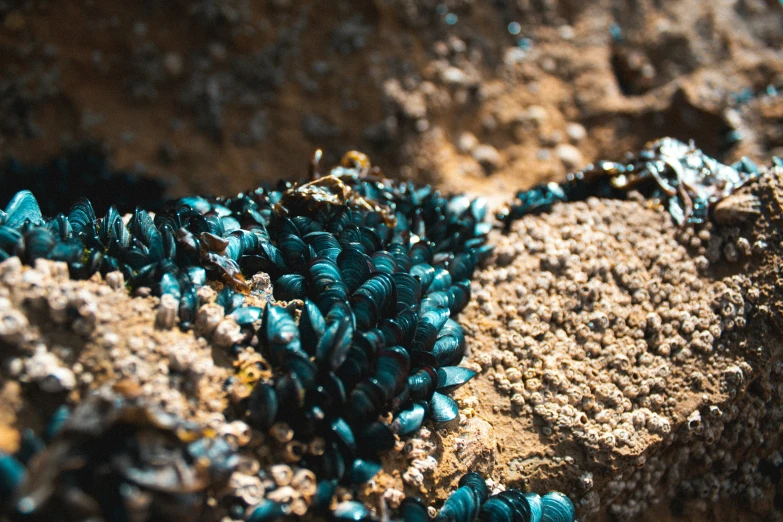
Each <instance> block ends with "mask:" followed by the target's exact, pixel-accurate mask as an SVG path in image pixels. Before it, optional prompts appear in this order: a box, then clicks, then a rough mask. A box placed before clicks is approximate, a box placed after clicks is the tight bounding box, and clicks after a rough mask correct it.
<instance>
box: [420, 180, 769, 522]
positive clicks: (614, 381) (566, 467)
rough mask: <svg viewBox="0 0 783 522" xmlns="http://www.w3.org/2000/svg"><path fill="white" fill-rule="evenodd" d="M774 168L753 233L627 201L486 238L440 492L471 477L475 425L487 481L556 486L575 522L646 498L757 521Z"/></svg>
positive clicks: (621, 512)
mask: <svg viewBox="0 0 783 522" xmlns="http://www.w3.org/2000/svg"><path fill="white" fill-rule="evenodd" d="M782 174H783V172H781V171H780V170H778V171H776V172H775V173H774V175H773V176H769V177H767V178H765V179H764V180H763V181H762V182H761V183H759V184H758V186H755V187H753V191H754V192H755V193H756V194H755V195H756V196H757V197H760V198H761V201H762V207H763V208H764V211H763V219H761V220H760V221H759V222H758V223H756V224H755V225H753V226H751V225H745V226H742V227H740V226H732V225H725V226H721V227H713V226H709V225H708V226H707V227H706V228H703V229H701V230H691V229H677V228H676V227H675V226H674V225H672V223H671V219H670V217H669V216H668V214H666V213H663V212H659V211H656V210H653V209H649V208H646V204H643V203H640V202H635V201H629V202H618V201H606V200H589V201H587V202H586V203H575V204H566V205H558V206H556V207H555V208H554V209H553V211H552V212H551V213H550V214H548V215H542V216H527V217H525V218H523V219H522V220H521V221H519V222H518V223H516V224H515V225H514V227H513V229H512V231H511V232H510V233H509V234H508V235H505V236H501V235H498V236H497V237H495V239H494V240H495V242H496V245H497V246H496V254H495V258H494V259H492V260H490V262H489V263H487V266H486V268H484V269H483V270H482V271H481V272H479V273H478V274H477V277H476V279H475V281H474V283H473V285H474V286H473V291H474V296H475V297H476V299H475V301H473V302H472V303H471V304H470V305H469V306H468V308H467V309H466V311H465V312H464V313H463V315H462V317H461V319H460V321H461V323H462V324H463V325H464V326H465V329H466V332H467V334H468V342H469V346H470V350H471V355H470V357H469V360H470V363H471V364H473V365H474V366H475V369H477V370H481V375H480V376H479V377H477V378H476V379H475V380H474V381H473V382H472V383H470V384H469V385H468V387H467V388H468V389H467V390H466V391H465V392H463V394H462V395H461V397H462V401H461V406H462V407H463V408H465V409H466V410H465V413H466V415H465V417H466V418H464V419H463V423H462V425H461V426H460V428H459V429H456V430H454V431H452V432H447V433H446V432H444V433H441V435H442V437H443V453H444V464H443V465H441V467H440V468H438V470H437V471H435V473H434V475H433V481H434V485H435V486H436V489H439V490H440V489H444V488H446V489H447V487H448V485H449V484H450V483H451V482H452V481H453V479H454V477H455V476H458V473H456V471H458V470H459V471H463V470H465V469H467V468H468V467H469V468H470V469H474V468H475V467H476V466H475V463H473V462H471V459H472V458H473V456H472V454H466V453H465V450H464V440H465V439H466V438H467V439H470V438H471V433H472V432H475V429H476V428H475V423H476V422H477V421H478V422H483V421H486V422H488V423H489V424H490V425H491V426H492V427H493V429H494V430H493V431H494V433H493V436H494V437H495V439H496V441H497V444H496V447H495V448H494V449H495V451H494V453H493V454H492V455H491V458H492V459H494V461H495V463H494V468H493V471H492V472H491V473H490V476H491V477H492V479H493V480H494V481H495V482H497V483H500V484H504V485H507V486H520V485H523V486H528V487H530V488H531V489H533V490H546V489H559V490H561V491H565V492H569V493H570V494H571V496H572V498H574V500H576V501H577V503H578V505H579V509H580V514H581V517H580V519H594V518H595V517H596V516H600V517H601V518H603V517H609V518H612V519H618V520H631V519H635V518H638V517H640V516H641V517H644V516H645V515H650V514H651V513H652V511H651V508H652V507H653V506H654V505H655V504H658V503H663V504H662V506H663V507H661V508H659V509H657V510H656V511H655V515H654V516H655V517H661V516H668V512H669V511H671V513H673V514H682V513H688V514H689V515H690V516H696V515H697V514H698V513H699V512H706V511H712V510H713V509H714V506H716V505H718V503H719V502H720V501H721V500H726V499H731V500H730V502H725V503H724V504H727V505H730V506H733V510H729V511H727V512H728V513H731V515H730V518H731V519H734V518H736V517H737V516H739V515H740V514H743V513H755V514H756V515H762V514H768V513H770V512H771V511H772V510H773V509H774V505H773V500H774V498H775V494H776V490H775V488H776V486H777V484H776V482H777V481H778V478H779V471H778V467H779V466H780V465H781V460H782V459H781V456H780V453H779V452H778V447H779V441H778V438H779V437H778V434H779V432H780V430H781V424H780V420H781V416H782V415H783V409H782V408H781V406H782V405H783V389H781V387H780V384H779V383H780V382H781V372H783V363H781V362H780V358H779V352H780V346H781V344H780V340H779V339H778V338H777V336H776V334H775V332H776V331H777V328H778V327H777V326H776V325H778V324H779V323H780V319H781V317H783V316H781V314H780V303H779V298H778V297H776V295H775V293H774V284H775V271H774V270H775V269H774V266H775V264H776V262H777V261H776V260H779V256H780V251H779V247H778V244H779V240H778V239H777V236H778V232H777V231H776V230H775V229H774V222H775V221H777V220H778V219H779V218H776V217H773V216H776V215H777V213H779V212H780V203H779V201H780V197H781V192H780V190H781V187H780V179H781V175H782ZM746 190H748V189H746ZM710 261H712V262H710ZM471 416H473V418H471ZM732 517H733V518H732ZM719 519H723V518H720V517H719ZM726 519H727V520H728V519H729V518H726Z"/></svg>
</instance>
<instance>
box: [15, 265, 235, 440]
mask: <svg viewBox="0 0 783 522" xmlns="http://www.w3.org/2000/svg"><path fill="white" fill-rule="evenodd" d="M157 301H158V299H157V298H133V297H131V296H129V295H128V292H127V290H126V289H125V286H124V283H123V281H122V276H121V275H120V274H119V273H112V274H108V275H107V281H102V280H101V278H100V277H95V278H93V280H90V281H74V280H72V279H69V278H68V268H67V266H66V265H65V264H64V263H55V262H47V261H43V260H39V261H38V262H36V265H35V267H23V266H22V265H21V263H20V262H19V259H18V258H10V259H9V260H7V261H5V262H3V263H2V264H0V324H1V325H2V331H0V343H1V344H2V350H3V357H2V359H3V360H2V366H0V382H2V386H0V389H1V390H2V391H0V396H2V397H4V398H8V399H9V400H3V401H2V402H1V403H0V420H2V428H0V450H2V451H6V452H8V451H15V450H16V447H17V445H18V432H16V431H15V430H9V429H8V428H9V426H14V425H16V426H17V427H18V428H21V427H33V428H38V429H40V427H41V426H42V425H43V424H45V423H46V422H47V421H48V418H49V417H50V416H51V414H52V411H53V409H54V408H56V407H57V406H59V404H61V403H62V402H63V401H65V402H66V403H67V404H74V403H78V402H79V400H80V399H81V398H82V397H83V396H84V395H85V394H87V393H89V391H90V390H94V389H97V388H99V387H101V386H119V387H120V388H121V389H122V390H123V391H124V392H126V393H130V394H133V395H141V396H144V397H146V398H147V400H148V402H149V404H150V405H153V406H157V407H160V408H162V409H164V410H166V411H169V412H171V413H173V414H175V415H178V416H181V417H185V418H188V419H191V420H194V421H197V422H200V423H204V424H206V425H215V424H224V423H225V422H226V421H225V418H223V414H222V412H223V410H225V408H226V406H227V400H226V395H225V391H224V390H223V389H222V386H223V382H224V381H225V379H226V378H227V377H228V376H229V375H230V372H231V363H230V361H229V360H228V358H227V356H223V357H221V356H220V353H219V352H216V357H214V358H213V351H212V350H211V347H210V346H209V344H208V343H207V340H206V339H204V338H196V337H195V336H194V335H193V334H192V333H190V332H188V333H182V332H180V331H179V330H170V329H159V328H156V327H155V317H156V309H155V306H156V302H157ZM221 317H222V316H221Z"/></svg>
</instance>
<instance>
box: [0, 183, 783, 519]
mask: <svg viewBox="0 0 783 522" xmlns="http://www.w3.org/2000/svg"><path fill="white" fill-rule="evenodd" d="M741 194H745V195H751V196H753V197H756V198H758V199H759V201H760V203H761V205H760V208H761V214H760V215H759V219H757V220H755V221H746V222H738V223H731V222H729V223H726V224H722V225H720V226H712V225H707V226H705V227H704V228H701V229H698V230H691V229H687V228H686V229H678V228H676V227H675V226H674V225H673V224H672V222H671V218H670V216H669V215H668V214H667V213H665V212H662V211H660V210H657V209H652V208H649V205H648V204H647V203H646V202H643V201H635V200H632V201H625V202H621V201H611V200H597V199H591V200H588V201H587V202H583V203H570V204H561V205H557V206H555V208H554V209H553V210H552V212H550V213H548V214H544V215H540V216H527V217H525V218H523V219H522V220H520V221H518V222H517V223H516V224H515V225H514V227H513V228H512V230H511V231H510V232H509V233H508V234H501V233H496V234H494V235H493V236H492V241H493V242H494V243H495V246H496V250H495V254H494V257H493V259H491V260H490V261H489V262H488V263H487V264H486V266H485V267H484V268H483V269H482V270H481V271H479V272H478V273H477V276H476V278H475V280H474V282H473V295H474V298H475V299H474V300H473V301H472V302H471V303H470V304H469V306H468V307H467V308H466V310H465V311H464V312H463V313H462V314H461V315H460V316H459V320H460V322H461V324H462V325H463V326H464V328H465V330H466V333H467V337H468V344H469V348H470V355H469V356H468V358H467V360H466V365H467V366H472V367H473V368H474V369H476V370H478V371H480V375H479V376H478V377H476V378H475V379H474V380H472V381H471V382H470V383H469V384H468V385H466V386H465V388H464V389H463V390H461V391H460V392H459V393H458V394H457V398H458V400H459V402H460V412H461V419H460V421H459V422H455V423H453V425H448V426H443V427H439V428H438V429H433V426H432V425H428V427H427V428H423V429H422V430H420V431H419V432H418V433H417V434H415V435H414V436H413V437H410V438H408V439H405V440H403V441H400V443H399V444H398V448H397V449H398V451H396V452H392V453H391V454H389V455H388V456H387V459H386V461H385V467H384V473H381V474H380V475H379V476H378V477H376V479H375V480H374V481H372V482H371V483H370V484H369V486H368V488H367V490H366V493H369V496H368V497H367V498H368V499H369V500H371V501H372V502H375V501H377V497H375V496H374V495H373V493H377V494H378V496H380V495H381V494H382V495H383V497H384V498H385V500H386V501H387V502H388V504H389V505H391V506H393V507H394V506H396V505H398V503H399V501H400V500H401V498H402V496H403V495H404V494H416V495H422V494H424V495H425V496H426V497H427V498H428V499H429V501H430V502H431V503H432V504H434V505H438V501H439V500H442V499H443V498H445V497H446V496H447V495H448V494H449V492H450V491H452V489H453V487H454V486H455V485H456V480H457V479H458V478H459V476H461V475H462V474H463V473H464V472H465V471H467V470H468V469H470V470H479V471H481V472H482V473H484V474H486V476H487V477H488V478H489V481H490V485H491V486H492V488H493V489H501V488H503V487H512V486H516V487H519V486H521V487H527V488H530V489H533V490H538V491H546V490H550V489H557V490H561V491H564V492H566V493H568V494H569V495H570V496H571V497H572V498H573V499H574V500H575V501H576V503H577V506H578V509H579V516H580V520H595V519H611V520H631V519H650V520H651V519H653V518H655V519H657V520H660V519H664V520H666V519H668V518H670V517H673V516H677V515H687V516H688V517H689V518H690V519H694V518H699V517H703V516H705V513H713V514H714V515H715V519H717V520H737V519H748V520H750V519H754V517H755V518H759V517H764V516H769V515H770V514H771V513H773V511H774V509H775V507H776V505H777V504H778V503H779V495H778V493H777V492H778V489H779V484H778V482H779V478H780V467H781V465H782V464H783V457H782V456H781V454H780V452H779V446H780V444H779V431H780V429H781V420H783V387H781V384H780V383H781V382H782V381H783V362H781V357H780V346H781V343H780V339H779V334H778V332H779V331H780V328H781V326H782V325H783V301H781V300H780V299H779V297H778V296H777V295H776V289H777V286H776V285H777V281H778V266H779V265H780V257H781V251H780V246H779V245H780V244H781V237H780V234H781V232H780V230H782V228H781V226H782V225H783V223H781V221H783V204H781V203H782V202H783V171H781V170H780V169H777V170H775V171H773V172H772V174H771V175H768V176H766V177H763V178H762V179H761V181H759V182H758V183H757V184H755V185H753V186H750V187H746V188H745V189H743V191H742V192H741ZM727 215H730V213H729V214H727ZM265 288H266V290H265V292H263V295H266V296H267V298H268V297H269V294H270V291H269V288H268V285H266V287H265ZM202 294H203V295H200V299H201V301H202V302H203V303H204V305H203V307H202V308H201V312H200V315H199V317H200V322H198V331H197V335H203V336H204V337H202V338H199V337H197V336H195V335H193V334H192V333H182V332H180V331H178V330H175V329H174V330H172V329H168V326H170V325H169V324H168V321H167V320H166V313H167V308H166V303H164V302H158V301H157V300H156V299H155V298H150V297H141V298H132V297H130V296H129V295H128V294H127V292H126V291H125V290H124V286H123V282H122V280H121V279H119V278H118V277H117V275H116V274H109V275H107V277H106V278H105V281H102V280H101V279H100V278H99V277H97V276H96V277H95V278H94V279H93V280H90V281H74V280H71V279H69V278H68V277H67V271H66V270H65V269H64V268H63V265H61V264H58V263H50V262H42V261H39V262H38V263H37V264H36V265H35V266H34V267H23V266H21V264H20V263H19V262H18V260H17V259H15V258H12V259H10V260H8V261H6V262H4V263H2V264H0V314H1V315H2V317H1V318H0V343H2V346H3V349H4V351H3V353H2V358H3V359H2V366H1V367H0V372H1V373H0V377H2V381H0V383H1V384H2V386H0V398H2V400H1V401H0V451H3V452H13V451H15V450H16V449H17V447H18V445H19V430H21V429H23V428H26V427H35V428H36V429H39V428H40V425H41V423H43V422H44V421H45V418H46V416H48V413H49V412H47V411H46V409H47V405H48V404H49V403H50V402H51V403H52V404H54V403H59V402H61V400H60V399H62V398H63V397H64V396H66V395H67V397H68V402H69V403H71V404H76V403H79V402H80V401H81V399H82V397H83V396H84V394H85V393H86V392H88V391H89V390H91V389H94V388H97V387H99V386H101V385H107V384H108V385H115V386H119V387H121V388H123V389H124V390H125V392H126V393H133V394H137V395H139V396H143V397H144V398H145V399H146V400H148V401H149V402H150V403H151V404H153V405H155V406H157V407H160V408H163V409H165V410H166V411H169V412H172V413H175V414H177V415H179V416H183V417H186V418H188V419H193V420H196V421H198V422H200V423H201V424H204V425H208V426H210V427H213V428H216V429H217V431H218V432H219V433H222V434H224V435H225V434H232V435H231V436H232V437H235V438H236V439H237V440H240V439H241V440H242V441H243V442H241V443H237V444H238V445H239V446H244V445H247V444H248V441H249V440H251V438H252V439H253V440H254V441H255V443H257V446H253V448H256V447H258V448H260V449H258V451H257V452H256V449H253V451H254V452H255V453H253V454H252V455H251V454H250V453H248V452H246V453H245V454H244V456H243V458H245V459H246V460H247V463H249V462H251V461H252V462H255V466H256V467H257V466H258V459H259V458H261V459H262V460H263V461H264V463H265V465H266V464H269V465H270V466H271V465H274V464H278V465H282V464H281V463H282V462H284V461H285V460H284V459H283V458H278V457H279V456H280V455H281V454H282V453H281V452H280V451H278V450H279V448H278V446H279V444H278V446H275V444H276V443H275V442H274V441H271V440H269V439H267V440H264V438H263V437H260V438H259V437H258V434H257V433H255V432H253V433H250V430H249V428H247V426H246V425H244V423H241V422H239V421H237V420H235V419H234V418H233V417H232V413H231V410H230V408H227V404H228V403H229V401H230V400H231V397H230V396H229V395H230V393H232V392H231V391H230V390H226V389H225V387H224V383H225V382H226V379H227V378H228V377H229V376H230V375H232V374H236V372H237V370H236V369H232V368H231V363H230V361H229V360H228V358H227V357H226V356H221V355H220V354H221V353H224V352H223V351H222V350H221V349H219V346H220V345H222V344H226V342H224V341H225V340H224V339H223V338H224V337H227V336H228V337H230V336H231V331H232V329H231V326H232V325H231V324H230V323H226V322H225V321H227V320H225V319H223V317H222V315H221V314H219V313H212V311H213V309H214V306H215V305H214V304H212V301H214V298H215V295H214V292H213V291H211V290H210V291H205V292H203V293H202ZM156 306H157V308H156ZM221 324H223V325H224V326H222V327H221V326H220V325H221ZM210 343H211V344H210ZM240 359H242V357H241V356H240ZM253 361H254V360H253ZM251 362H252V361H251ZM235 366H236V365H235ZM239 366H240V367H241V366H242V365H239ZM234 392H236V389H234ZM50 399H51V400H50ZM38 405H41V406H42V409H41V410H40V413H36V410H35V408H37V407H38ZM232 421H233V422H232ZM275 448H278V449H275ZM259 455H261V457H259ZM248 465H249V464H248ZM273 467H274V466H273ZM270 469H271V468H270ZM286 470H288V471H290V474H293V473H294V471H296V472H297V473H305V472H306V471H307V470H301V469H299V470H294V469H293V468H286ZM253 476H254V475H253V474H252V473H250V474H243V473H236V474H235V476H233V477H232V481H231V484H230V488H229V489H230V494H232V495H237V494H242V495H245V494H248V495H250V493H247V491H246V490H252V491H256V490H257V489H258V487H259V485H258V484H260V479H258V478H257V477H256V478H253ZM308 477H309V475H308ZM313 480H314V479H313ZM313 480H311V481H310V482H313ZM248 481H251V482H252V484H251V483H250V482H248ZM283 482H285V481H283ZM313 483H314V482H313ZM308 484H309V482H308ZM278 486H279V484H278ZM285 487H288V486H287V484H286V485H284V486H280V487H279V488H278V489H274V488H272V489H270V490H269V491H273V492H276V493H269V495H282V494H283V493H285V494H288V493H289V491H288V489H285V491H283V489H284V488H285ZM308 487H309V486H308ZM232 488H233V489H232ZM289 489H290V488H289ZM305 489H306V488H305ZM281 491H282V492H281ZM297 491H298V490H297ZM308 491H309V490H308ZM242 492H244V493H242ZM344 493H345V492H343V494H344ZM221 494H224V493H221ZM253 495H255V493H254V494H253ZM253 495H250V496H251V497H252V501H253V502H257V501H259V500H260V498H261V497H260V496H258V495H255V496H253ZM259 495H260V493H259ZM311 496H312V495H310V496H307V495H305V497H306V498H308V499H309V498H310V497H311ZM305 497H303V498H305ZM249 498H250V497H249ZM269 498H271V497H269ZM250 503H252V502H250ZM296 505H297V506H299V508H301V509H300V511H301V513H304V512H305V510H306V509H307V503H306V502H304V500H303V501H302V502H299V503H298V504H296ZM656 506H657V507H656ZM297 509H298V508H297ZM297 513H299V511H297Z"/></svg>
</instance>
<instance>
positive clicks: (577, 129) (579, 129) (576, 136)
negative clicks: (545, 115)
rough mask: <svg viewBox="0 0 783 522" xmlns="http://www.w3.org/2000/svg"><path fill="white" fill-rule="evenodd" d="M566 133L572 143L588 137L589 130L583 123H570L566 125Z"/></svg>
mask: <svg viewBox="0 0 783 522" xmlns="http://www.w3.org/2000/svg"><path fill="white" fill-rule="evenodd" d="M566 135H567V136H568V139H569V140H571V143H579V142H580V141H582V140H583V139H585V138H586V137H587V130H586V129H585V127H584V125H582V124H581V123H569V124H568V125H566Z"/></svg>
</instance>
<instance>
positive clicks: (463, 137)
mask: <svg viewBox="0 0 783 522" xmlns="http://www.w3.org/2000/svg"><path fill="white" fill-rule="evenodd" d="M478 144H479V140H478V138H477V137H476V135H475V134H473V133H472V132H463V133H462V134H460V135H459V139H458V140H457V150H459V151H460V152H462V153H465V154H466V153H469V152H471V151H472V150H473V149H475V148H476V146H477V145H478Z"/></svg>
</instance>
